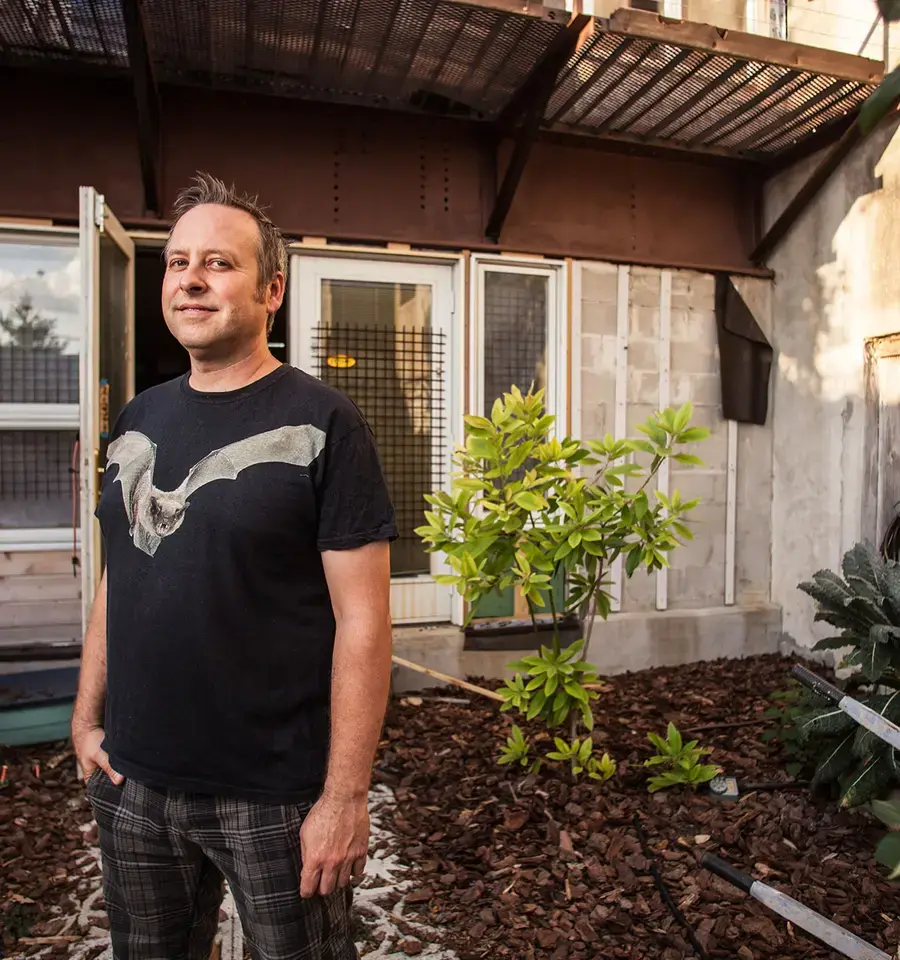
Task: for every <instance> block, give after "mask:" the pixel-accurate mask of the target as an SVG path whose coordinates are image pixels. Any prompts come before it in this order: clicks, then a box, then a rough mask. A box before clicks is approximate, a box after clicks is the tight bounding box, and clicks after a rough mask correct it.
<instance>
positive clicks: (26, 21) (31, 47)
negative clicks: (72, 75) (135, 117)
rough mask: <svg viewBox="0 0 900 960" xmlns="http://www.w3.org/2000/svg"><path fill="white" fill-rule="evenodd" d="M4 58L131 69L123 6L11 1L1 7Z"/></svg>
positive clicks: (87, 0)
mask: <svg viewBox="0 0 900 960" xmlns="http://www.w3.org/2000/svg"><path fill="white" fill-rule="evenodd" d="M0 55H2V57H3V59H5V60H8V61H11V62H17V61H24V62H27V61H29V60H34V59H37V58H40V59H43V60H77V61H82V62H91V63H96V64H101V65H104V66H112V67H125V66H127V64H128V54H127V44H126V39H125V24H124V22H123V20H122V8H121V0H54V2H52V3H35V2H32V0H11V2H8V3H4V4H0Z"/></svg>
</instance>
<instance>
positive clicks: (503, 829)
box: [0, 656, 900, 960]
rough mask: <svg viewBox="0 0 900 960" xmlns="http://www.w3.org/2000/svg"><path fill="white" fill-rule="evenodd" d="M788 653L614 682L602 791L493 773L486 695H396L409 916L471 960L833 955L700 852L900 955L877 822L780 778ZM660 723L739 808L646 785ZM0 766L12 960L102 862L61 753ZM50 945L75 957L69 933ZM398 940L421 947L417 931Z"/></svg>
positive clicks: (605, 725) (601, 731) (385, 763)
mask: <svg viewBox="0 0 900 960" xmlns="http://www.w3.org/2000/svg"><path fill="white" fill-rule="evenodd" d="M790 665H791V661H788V660H786V659H784V658H781V657H777V656H770V657H755V658H750V659H747V660H729V661H719V662H715V663H705V664H692V665H690V666H686V667H679V668H664V669H656V670H649V671H642V672H640V673H635V674H628V675H623V676H617V677H613V678H610V679H609V680H608V681H607V682H608V684H609V690H608V691H607V692H604V693H603V694H601V699H600V700H598V701H597V702H596V704H595V712H596V716H597V727H596V730H595V739H596V741H597V749H599V750H600V751H601V752H602V751H603V750H608V751H609V752H610V754H611V755H612V756H613V757H614V758H615V759H616V760H617V761H618V763H619V772H618V773H617V775H616V776H615V777H614V778H613V780H611V781H610V782H609V783H606V784H594V783H588V784H584V783H580V784H577V785H572V784H570V783H568V782H567V781H566V779H565V778H564V777H559V776H557V775H556V774H549V773H541V774H539V775H538V776H537V777H525V776H524V775H523V774H524V771H519V772H517V771H515V770H511V769H510V768H508V767H499V766H497V764H496V762H495V761H496V757H497V755H498V753H499V745H500V743H501V742H502V741H503V740H504V739H505V737H506V736H507V735H508V732H509V727H510V724H511V722H512V715H511V714H508V713H507V714H501V713H499V711H498V710H497V707H496V705H495V704H494V703H493V702H491V701H488V700H486V699H482V698H479V697H477V696H471V695H468V694H464V695H462V699H464V700H468V702H455V701H458V700H459V699H460V691H456V690H448V689H441V690H440V691H428V692H425V693H424V694H423V695H422V697H421V698H415V697H414V698H409V697H406V698H404V699H400V700H395V701H393V702H392V704H391V706H390V708H389V713H388V718H387V722H386V727H385V735H384V740H383V744H382V748H381V750H380V751H379V757H378V761H377V765H376V773H375V779H376V781H380V782H382V783H385V784H387V785H388V786H390V787H391V788H392V789H393V790H394V791H395V793H396V797H397V804H396V806H394V807H393V808H388V809H387V810H386V811H385V812H384V813H383V817H384V818H385V819H386V822H385V826H386V827H387V828H388V829H389V830H390V831H392V832H393V834H394V839H393V840H391V841H388V843H389V845H390V846H391V848H392V851H391V852H394V853H396V854H397V855H398V856H399V858H400V859H401V860H402V861H403V862H404V863H406V864H408V865H409V866H410V867H411V868H412V873H411V876H412V877H413V883H412V886H411V887H410V888H409V891H408V893H407V895H406V898H405V899H406V906H405V907H404V908H403V909H404V911H405V914H406V915H407V916H408V917H409V918H410V919H416V920H419V921H421V922H424V923H425V924H426V925H427V926H428V927H430V928H432V929H434V930H435V934H436V937H438V938H440V940H441V941H442V942H443V943H444V944H445V945H446V946H447V947H449V948H452V949H454V950H455V951H456V953H457V955H458V956H459V957H460V960H474V958H481V957H487V958H492V957H510V958H514V960H530V958H542V960H544V958H546V960H576V958H598V957H603V958H607V957H608V958H623V960H624V958H627V960H651V958H652V960H681V958H694V957H701V958H705V957H709V958H713V957H731V958H734V957H737V958H740V960H757V958H759V960H762V958H773V960H794V958H797V960H799V958H804V960H820V958H826V957H837V955H836V954H833V953H832V952H831V951H829V950H828V949H827V948H825V947H823V946H822V945H820V944H819V943H818V942H817V941H814V940H812V939H810V938H809V937H807V935H806V934H804V933H803V932H802V931H801V930H799V929H796V928H791V927H790V926H789V925H788V924H786V923H785V922H784V921H782V920H781V919H780V918H779V917H777V916H776V915H774V914H772V913H771V912H769V911H768V910H766V909H765V908H764V907H762V906H761V905H760V904H758V903H757V902H756V901H754V900H752V899H750V898H748V897H747V896H746V895H744V894H743V893H741V892H739V891H737V890H735V889H734V888H733V887H730V886H728V885H727V884H725V883H724V882H723V881H720V880H718V879H717V878H715V877H713V876H712V875H711V874H710V873H709V872H708V871H706V870H704V869H703V868H702V867H701V866H700V865H699V857H700V855H701V853H702V851H706V850H708V851H712V852H714V853H717V854H718V855H719V856H721V857H722V858H723V859H725V860H727V861H728V862H730V863H732V864H734V865H735V866H737V867H739V868H741V869H743V870H745V871H747V872H749V873H751V874H752V876H754V877H755V878H756V879H759V880H765V881H767V882H769V883H771V884H773V885H774V886H776V887H779V888H780V889H782V890H784V891H785V892H788V893H790V894H791V895H792V896H793V897H795V898H797V899H798V900H800V901H801V902H803V903H806V904H807V905H808V906H810V907H812V908H814V909H816V910H818V911H820V912H821V913H823V914H825V915H826V916H828V917H831V918H833V919H834V920H836V921H837V922H838V923H841V924H842V925H844V926H846V927H847V928H849V929H850V930H852V931H853V932H854V933H856V934H857V935H859V936H861V937H863V938H864V939H866V940H868V941H869V942H870V943H873V944H875V945H876V946H878V947H880V948H881V949H883V950H886V951H887V952H888V953H890V954H892V955H893V954H894V952H895V951H896V950H897V945H898V942H900V887H898V885H896V884H890V883H888V882H887V880H886V879H885V873H886V871H885V870H884V869H883V868H881V867H879V866H878V865H877V864H876V863H875V861H874V859H873V850H874V848H875V845H876V843H877V842H878V839H879V838H880V836H881V835H882V828H881V826H880V825H879V824H877V823H876V822H874V821H873V820H872V819H871V818H870V817H869V816H868V815H867V814H865V813H862V812H850V813H847V812H841V811H839V810H838V808H837V805H836V803H835V801H834V800H833V799H832V798H830V797H828V796H812V795H810V793H809V792H808V791H807V790H803V789H796V788H793V789H792V788H790V787H783V788H777V789H772V787H771V785H772V783H773V782H780V783H782V784H785V783H786V781H787V780H788V778H787V775H786V774H785V773H784V769H783V759H782V758H781V757H780V756H779V755H778V750H777V748H776V747H774V746H772V745H770V744H763V743H762V742H761V741H760V739H759V737H760V734H761V733H762V732H763V731H764V730H765V729H766V723H768V721H766V722H753V721H760V720H761V717H762V713H763V711H764V710H765V709H766V708H767V707H768V706H769V705H770V704H769V703H768V702H767V700H766V696H767V694H768V693H770V692H771V691H772V690H775V689H777V688H779V687H783V686H784V685H785V682H786V679H787V673H788V670H789V668H790ZM473 679H474V681H475V682H477V683H481V684H482V685H484V686H494V687H496V686H497V684H494V683H489V682H486V681H482V680H478V679H477V678H473ZM438 697H440V698H445V699H438ZM446 698H450V699H451V701H452V702H448V700H447V699H446ZM669 720H673V721H674V722H675V723H676V725H677V726H678V727H679V729H680V730H682V732H683V733H685V734H687V735H690V736H692V737H698V738H699V739H700V741H701V743H702V744H704V745H706V746H710V747H713V748H714V753H713V754H712V756H711V758H710V759H711V760H712V761H714V762H716V763H718V764H720V765H721V766H722V767H724V768H725V770H726V772H727V773H729V774H732V775H734V776H736V777H737V778H738V779H739V781H740V783H741V785H742V791H744V792H742V795H741V797H740V799H739V800H738V801H736V802H723V801H717V800H712V799H710V798H708V797H706V796H703V795H702V794H700V793H698V794H693V793H691V792H689V791H683V790H681V791H669V792H663V793H659V794H656V795H653V796H651V795H650V794H648V792H647V790H646V774H647V771H646V770H645V768H644V767H643V766H642V763H643V760H644V759H646V758H647V757H649V756H650V754H651V750H652V748H651V747H650V744H649V742H648V741H647V737H646V735H647V732H648V731H651V730H653V731H656V732H659V733H664V732H665V727H666V723H667V722H668V721H669ZM695 727H702V728H706V729H703V730H701V731H700V732H698V733H695V734H694V733H691V730H692V729H693V728H695ZM526 729H527V727H526ZM61 754H62V759H60V756H61ZM54 761H55V762H54ZM35 763H37V764H38V769H37V770H35V769H34V764H35ZM0 764H6V765H7V767H8V779H9V785H8V786H7V787H6V788H5V789H0V932H2V941H0V944H2V956H5V957H13V956H22V955H27V954H29V953H31V952H34V951H35V950H36V949H38V947H37V945H36V944H30V943H29V939H31V940H34V939H36V938H40V939H43V938H48V939H49V938H53V936H54V934H55V933H56V932H57V930H56V928H57V927H58V926H60V925H61V918H62V917H65V916H66V915H70V914H71V911H72V910H73V909H75V908H76V907H77V904H78V902H79V899H80V898H79V896H78V891H79V888H80V887H83V885H84V884H85V882H86V877H85V870H86V869H87V870H92V869H93V868H94V866H95V865H94V864H92V863H90V862H88V863H87V864H86V863H85V857H86V854H87V853H88V851H87V843H88V841H89V840H91V839H93V838H92V837H91V836H90V834H88V836H87V837H86V835H85V831H84V826H85V825H86V824H88V823H89V822H90V819H91V816H90V810H89V807H88V805H87V801H86V799H85V798H84V793H83V788H82V786H81V784H80V783H78V781H77V780H76V779H75V773H74V761H73V760H72V758H71V755H68V756H66V745H65V744H50V745H47V746H46V747H40V748H29V749H21V750H10V749H0ZM754 784H762V785H763V788H762V789H753V787H754ZM635 818H637V821H638V824H639V826H640V831H638V830H637V829H636V828H635V826H634V821H635ZM641 834H643V835H644V836H645V838H646V845H645V846H642V843H641ZM654 868H655V869H656V870H657V872H658V874H659V876H661V877H662V879H663V881H664V883H665V885H666V887H667V889H668V891H670V893H671V896H672V898H673V900H674V904H675V905H676V907H678V908H679V909H680V911H681V912H682V913H683V916H684V919H685V921H686V923H687V925H688V927H689V928H690V929H689V930H688V929H686V928H685V927H683V926H682V925H681V924H680V923H679V922H678V921H677V920H676V919H675V917H674V916H673V914H672V911H671V910H670V909H669V908H668V907H667V906H666V904H665V902H664V901H663V898H662V895H661V893H660V891H659V889H658V887H657V885H656V883H655V881H654V876H653V870H654ZM393 896H397V895H396V894H394V895H393ZM420 929H421V928H420ZM80 932H81V931H79V930H72V931H71V933H72V934H77V933H80ZM692 938H693V943H692ZM50 942H51V944H52V946H53V952H54V954H55V955H56V956H60V957H62V956H65V955H66V953H67V951H68V948H69V946H70V944H69V943H68V942H67V941H66V940H63V939H60V941H59V942H57V943H53V942H52V939H51V940H50ZM46 945H47V940H44V944H43V945H42V946H43V948H44V949H46ZM405 946H409V947H410V950H409V952H410V953H416V952H418V948H420V947H421V943H416V944H415V945H413V940H412V939H411V940H410V942H409V943H408V944H405Z"/></svg>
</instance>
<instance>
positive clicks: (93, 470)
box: [79, 187, 134, 629]
mask: <svg viewBox="0 0 900 960" xmlns="http://www.w3.org/2000/svg"><path fill="white" fill-rule="evenodd" d="M79 210H80V224H79V225H80V235H79V237H80V239H79V251H80V260H81V298H82V299H81V303H82V307H81V311H82V323H83V326H82V329H83V330H84V339H83V340H82V350H81V397H80V407H81V434H80V438H79V465H80V478H81V486H80V489H81V598H82V599H81V615H82V627H83V628H84V629H87V621H88V617H89V615H90V611H91V607H92V606H93V602H94V594H95V592H96V589H97V585H98V584H99V582H100V576H101V573H102V571H103V563H104V556H103V543H102V538H101V536H100V527H99V524H98V523H97V520H96V518H95V517H94V510H95V509H96V506H97V501H98V499H99V496H100V485H101V481H102V478H103V469H104V466H105V464H106V448H107V446H108V444H109V435H110V432H111V431H112V427H113V424H114V423H115V421H116V418H117V417H118V415H119V413H120V411H121V410H122V408H123V407H124V406H125V404H126V403H127V402H128V401H129V400H130V399H131V398H132V397H133V396H134V243H133V242H132V240H131V239H130V238H129V236H128V235H127V234H126V233H125V230H124V229H123V228H122V225H121V224H120V223H119V221H118V220H117V219H116V218H115V216H114V215H113V213H112V211H111V210H110V209H109V207H108V206H107V204H106V201H105V199H104V197H103V196H102V194H99V193H97V191H96V190H95V189H94V188H93V187H81V188H80V189H79Z"/></svg>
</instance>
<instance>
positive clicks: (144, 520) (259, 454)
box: [106, 424, 325, 557]
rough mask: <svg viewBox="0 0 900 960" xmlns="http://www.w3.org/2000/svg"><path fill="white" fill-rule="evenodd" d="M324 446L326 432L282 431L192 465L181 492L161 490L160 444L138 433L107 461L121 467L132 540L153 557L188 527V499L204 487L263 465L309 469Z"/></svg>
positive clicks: (118, 443)
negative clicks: (156, 474)
mask: <svg viewBox="0 0 900 960" xmlns="http://www.w3.org/2000/svg"><path fill="white" fill-rule="evenodd" d="M324 446H325V434H324V432H323V431H322V430H319V429H318V428H317V427H314V426H312V425H311V424H303V425H301V426H292V427H278V429H276V430H269V431H268V432H266V433H258V434H255V435H254V436H252V437H247V438H246V439H245V440H238V441H237V442H236V443H231V444H229V445H228V446H226V447H221V448H220V449H219V450H213V451H212V453H209V454H207V455H206V456H205V457H204V458H203V459H202V460H201V461H200V462H199V463H197V464H196V465H195V466H193V467H191V469H190V471H189V472H188V475H187V476H186V477H185V478H184V480H183V481H182V483H181V485H180V486H179V487H178V488H177V489H175V490H160V489H159V487H157V486H156V485H155V484H154V483H153V471H154V467H155V465H156V444H155V443H154V442H153V441H152V440H150V439H149V438H148V437H146V436H144V434H142V433H139V432H138V431H136V430H129V431H127V432H126V433H123V434H122V436H121V437H118V438H117V439H116V440H114V441H113V442H112V443H111V444H110V445H109V452H108V454H107V458H106V462H107V465H108V466H109V465H111V464H116V465H117V466H118V468H119V470H118V473H117V474H116V481H117V482H119V483H120V484H121V485H122V499H123V500H124V501H125V512H126V514H127V516H128V532H129V533H130V535H131V539H132V542H133V543H134V545H135V546H136V547H137V548H138V549H139V550H143V551H144V553H146V554H148V555H149V556H151V557H152V556H153V555H154V554H155V553H156V550H157V548H158V547H159V545H160V543H161V542H162V540H163V538H164V537H169V536H171V535H172V534H173V533H175V531H176V530H177V529H178V528H179V527H180V526H181V525H182V523H184V515H185V511H186V510H187V508H188V507H189V506H190V500H189V499H188V498H189V497H190V496H191V495H192V494H193V493H194V492H195V491H197V490H199V489H200V487H202V486H205V485H206V484H207V483H212V482H213V481H214V480H234V479H235V478H236V477H237V475H238V474H239V473H240V472H241V471H242V470H246V469H247V467H252V466H254V465H255V464H257V463H290V464H294V465H295V466H298V467H306V466H309V464H311V463H312V462H313V460H315V459H316V457H317V456H318V455H319V454H320V453H321V452H322V448H323V447H324Z"/></svg>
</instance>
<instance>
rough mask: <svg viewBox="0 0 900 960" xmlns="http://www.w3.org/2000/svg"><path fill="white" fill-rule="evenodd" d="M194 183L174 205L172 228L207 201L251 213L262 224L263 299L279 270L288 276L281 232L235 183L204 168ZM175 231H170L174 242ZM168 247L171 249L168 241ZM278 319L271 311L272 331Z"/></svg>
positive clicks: (260, 264) (259, 249)
mask: <svg viewBox="0 0 900 960" xmlns="http://www.w3.org/2000/svg"><path fill="white" fill-rule="evenodd" d="M193 184H194V185H193V186H190V187H185V188H184V189H183V190H181V191H180V192H179V194H178V196H177V197H176V198H175V203H174V204H173V206H172V212H173V213H174V215H175V219H174V221H173V222H172V230H174V229H175V224H177V223H178V221H179V220H180V219H181V218H182V217H183V216H184V215H185V214H186V213H187V212H188V210H193V209H194V207H199V206H200V205H201V204H205V203H214V204H217V205H218V206H220V207H233V208H234V209H235V210H243V211H244V212H245V213H249V214H250V216H251V217H253V219H254V220H255V221H256V225H257V227H259V243H258V244H257V248H256V262H257V265H258V267H259V285H258V287H257V293H258V295H259V296H260V298H262V297H263V296H264V294H265V292H266V287H268V285H269V284H270V283H271V282H272V280H273V279H274V278H275V274H276V273H281V274H283V275H284V276H285V277H287V246H286V244H285V242H284V237H283V236H282V235H281V231H280V230H279V229H278V227H276V226H275V224H274V223H272V221H271V220H270V219H269V218H268V217H267V216H266V214H265V212H264V210H263V207H261V206H260V204H259V199H258V198H257V197H255V196H254V197H251V196H249V195H248V194H240V193H238V192H237V190H236V189H235V187H234V185H233V184H232V186H230V187H228V186H226V185H225V183H224V182H223V181H222V180H219V179H218V178H216V177H214V176H212V175H211V174H208V173H204V172H202V171H199V172H198V173H197V176H196V177H194V180H193ZM172 230H170V231H169V240H170V241H171V238H172ZM166 247H167V248H168V243H167V244H166ZM274 319H275V314H274V313H270V314H269V319H268V323H267V325H266V330H267V331H268V332H271V330H272V323H273V322H274Z"/></svg>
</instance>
